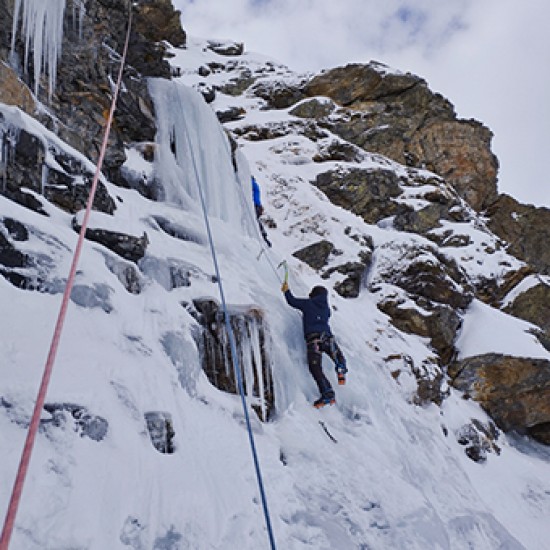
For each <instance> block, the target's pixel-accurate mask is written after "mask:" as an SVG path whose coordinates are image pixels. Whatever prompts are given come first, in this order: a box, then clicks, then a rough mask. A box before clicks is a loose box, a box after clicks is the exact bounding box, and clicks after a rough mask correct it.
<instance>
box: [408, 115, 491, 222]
mask: <svg viewBox="0 0 550 550" xmlns="http://www.w3.org/2000/svg"><path fill="white" fill-rule="evenodd" d="M492 137H493V134H492V132H491V131H490V130H489V129H488V128H486V127H485V126H483V125H482V124H480V123H479V122H476V121H475V120H467V121H464V120H432V121H430V122H429V123H428V124H426V125H424V126H423V127H421V128H419V129H418V130H417V131H416V132H415V133H414V134H413V135H412V136H411V140H410V142H409V144H408V147H407V153H408V154H409V155H412V157H409V159H410V158H413V159H414V163H413V164H414V165H415V166H423V167H426V168H428V169H429V170H431V171H432V172H435V173H436V174H438V175H440V176H441V177H443V178H445V180H446V181H447V182H448V183H450V184H451V185H452V186H453V187H454V188H455V189H456V191H457V192H458V194H459V195H460V196H461V197H462V198H463V199H464V200H465V201H466V202H467V203H468V204H470V206H472V208H473V209H474V210H477V211H481V210H483V209H485V208H487V206H489V205H490V204H491V203H492V202H494V200H495V199H496V197H497V185H496V182H497V171H498V161H497V158H496V157H495V155H494V154H493V153H492V151H491V139H492ZM409 162H410V160H409Z"/></svg>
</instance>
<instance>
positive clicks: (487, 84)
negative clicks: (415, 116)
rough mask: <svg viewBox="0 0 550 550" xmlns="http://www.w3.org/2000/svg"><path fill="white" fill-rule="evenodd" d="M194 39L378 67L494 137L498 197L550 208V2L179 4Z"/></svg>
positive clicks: (295, 60) (303, 61) (319, 62)
mask: <svg viewBox="0 0 550 550" xmlns="http://www.w3.org/2000/svg"><path fill="white" fill-rule="evenodd" d="M173 1H174V5H175V6H176V7H177V8H178V9H180V10H181V11H182V22H183V26H184V28H185V30H186V31H187V32H188V34H190V35H192V36H198V37H203V38H218V39H232V40H236V41H241V42H244V44H245V49H246V51H253V52H257V53H261V54H265V55H267V56H270V57H273V58H275V59H276V60H278V61H280V62H282V63H284V64H286V65H288V66H289V68H290V69H293V70H296V71H309V70H312V71H318V70H320V69H323V68H331V67H337V66H341V65H345V64H346V63H351V62H360V63H361V62H364V63H366V62H368V61H370V60H371V59H374V60H377V61H381V62H383V63H386V64H387V65H390V66H391V67H393V68H395V69H399V70H401V71H403V72H407V71H408V72H411V73H414V74H417V75H418V76H421V77H422V78H424V79H425V80H426V81H427V82H428V84H429V86H430V88H431V89H432V90H433V91H437V92H441V93H442V94H443V95H444V96H445V97H446V98H447V99H449V100H450V101H451V103H453V105H454V106H455V109H456V111H457V113H458V115H459V116H460V117H461V118H475V119H477V120H479V121H481V122H483V123H484V124H485V125H486V126H488V127H489V128H490V129H491V130H492V131H493V133H494V138H493V142H492V148H493V151H494V153H495V154H496V155H497V157H498V159H499V162H500V171H499V183H498V187H499V191H500V192H502V193H508V194H510V195H512V196H514V197H515V198H517V199H518V200H520V201H521V202H527V203H532V204H535V205H537V206H546V207H550V176H549V172H548V169H547V160H550V139H549V137H548V126H549V125H550V32H549V29H550V0H173Z"/></svg>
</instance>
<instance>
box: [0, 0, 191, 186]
mask: <svg viewBox="0 0 550 550" xmlns="http://www.w3.org/2000/svg"><path fill="white" fill-rule="evenodd" d="M133 5H134V7H133V9H134V26H133V31H132V34H131V37H130V48H129V53H128V60H127V63H128V65H127V67H126V69H125V75H124V86H123V91H122V93H121V94H120V97H119V102H118V106H117V110H116V112H115V120H114V124H113V129H112V131H111V136H110V139H109V147H108V150H107V155H106V158H105V162H104V169H103V171H104V173H105V174H106V175H107V177H108V178H109V179H110V180H111V181H112V182H114V183H118V184H120V185H123V186H126V187H128V186H130V182H128V181H126V179H125V177H124V175H123V174H122V173H121V170H120V168H121V166H122V164H123V163H124V161H125V159H126V156H125V152H124V143H132V142H144V141H153V139H154V135H155V124H154V117H153V112H154V110H153V105H152V101H151V99H150V97H149V92H148V89H147V85H146V82H145V81H144V79H143V78H142V77H144V76H158V77H165V78H169V77H170V74H171V73H170V67H169V65H168V63H167V61H166V60H165V59H164V57H165V54H166V48H165V46H164V45H163V44H162V43H161V41H163V40H167V41H169V42H172V43H173V44H175V45H183V44H184V43H185V33H184V32H183V30H182V29H181V24H180V23H179V13H178V12H176V11H174V8H173V6H172V4H171V2H170V0H154V1H153V0H147V1H141V2H139V3H138V2H135V3H133ZM85 8H86V11H85V16H84V20H83V24H82V27H80V25H79V23H78V22H77V21H73V20H72V17H73V12H72V10H66V14H65V33H64V39H63V47H62V52H61V59H60V60H59V64H58V75H57V82H58V85H57V87H56V90H55V91H54V93H53V95H52V97H51V99H50V100H47V88H46V86H47V83H46V80H45V79H42V80H43V82H42V81H41V82H40V83H39V95H40V96H41V99H43V100H44V101H47V103H48V110H42V111H41V112H40V113H37V118H38V119H39V120H40V122H42V123H43V124H45V125H46V126H47V127H48V128H50V129H52V130H53V131H54V132H55V133H56V134H57V135H58V136H59V137H61V138H62V139H63V140H64V141H65V142H67V143H68V144H69V145H71V146H73V147H74V148H75V149H77V150H78V151H80V152H81V153H84V155H86V156H87V157H88V158H90V159H92V160H96V159H97V155H98V151H99V146H100V142H101V139H102V135H103V127H104V125H105V116H104V115H105V114H106V112H107V111H108V109H109V105H110V99H111V95H110V94H111V90H110V88H109V84H108V83H109V78H111V79H112V80H116V74H117V71H118V66H119V57H118V55H117V54H116V53H113V52H118V53H121V52H122V48H123V44H124V38H125V31H126V24H127V19H128V11H127V10H128V2H126V1H125V0H98V1H97V2H91V1H87V2H85ZM12 11H13V2H12V0H0V12H2V13H4V14H7V17H6V19H4V18H2V21H10V22H11V19H12ZM2 27H3V29H2V33H1V34H0V51H2V52H5V56H3V57H4V58H7V52H8V51H9V48H10V42H11V25H9V26H8V25H6V26H4V25H2ZM8 27H9V31H8V30H7V28H8ZM80 28H81V32H79V29H80ZM23 48H24V44H23V40H22V37H21V36H20V35H18V36H17V40H16V48H15V51H16V54H17V56H18V57H19V59H23V55H24V53H23V51H24V50H23ZM2 74H3V75H7V77H8V78H6V79H4V78H1V79H0V95H1V96H2V98H4V96H5V95H6V97H8V96H9V97H11V98H12V99H11V102H12V103H14V102H16V101H17V102H19V101H21V103H22V104H23V105H25V106H26V107H25V110H26V111H27V112H29V113H30V112H31V111H32V110H33V104H32V103H31V102H30V100H29V95H30V93H29V91H28V88H27V86H28V87H32V86H34V82H33V81H32V76H31V71H29V73H27V74H20V75H18V76H19V78H20V79H22V81H18V80H17V79H16V77H15V75H14V74H13V71H12V72H10V70H9V69H8V70H6V68H5V66H3V68H2ZM23 82H24V83H25V85H26V86H25V85H24V84H23ZM3 101H4V100H3ZM58 121H63V124H59V122H58Z"/></svg>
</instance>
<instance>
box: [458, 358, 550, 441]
mask: <svg viewBox="0 0 550 550" xmlns="http://www.w3.org/2000/svg"><path fill="white" fill-rule="evenodd" d="M449 375H450V376H451V378H452V384H453V386H454V387H455V388H457V389H459V390H462V391H463V392H465V393H466V394H467V395H468V396H470V397H472V398H473V399H474V400H475V401H477V402H479V403H480V405H481V406H482V407H483V408H484V409H485V410H486V411H487V413H488V414H490V415H491V417H492V418H493V419H494V420H495V422H496V423H497V425H498V426H499V427H500V428H501V429H503V430H505V431H516V432H518V433H521V434H528V435H530V436H532V437H533V438H535V439H537V440H538V441H540V442H542V443H545V444H546V445H550V361H546V360H544V359H530V358H522V357H510V356H506V355H500V354H496V353H490V354H486V355H479V356H476V357H469V358H467V359H463V360H462V361H458V362H456V363H454V364H453V365H452V366H451V367H449Z"/></svg>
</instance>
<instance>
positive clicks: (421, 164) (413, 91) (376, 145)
mask: <svg viewBox="0 0 550 550" xmlns="http://www.w3.org/2000/svg"><path fill="white" fill-rule="evenodd" d="M304 92H305V94H306V95H307V96H326V97H329V98H330V99H332V100H333V101H334V102H335V103H336V104H338V105H340V106H341V107H342V109H340V110H338V111H336V112H333V113H331V114H330V116H329V117H327V118H326V119H325V120H324V121H323V125H324V126H325V127H327V128H330V130H331V131H332V132H334V133H335V134H337V135H339V136H341V137H342V138H344V139H345V140H347V141H350V142H352V143H354V144H356V145H358V146H360V147H362V148H363V149H365V150H367V151H370V152H377V153H380V154H382V155H385V156H387V157H389V158H391V159H393V160H395V161H397V162H399V163H401V164H406V165H409V166H415V167H418V168H427V169H429V170H431V171H433V172H435V173H436V174H438V175H440V176H442V177H444V178H445V179H446V180H447V181H448V182H449V183H450V184H451V185H453V187H454V188H455V189H456V190H457V192H458V193H459V195H460V196H461V197H463V198H464V199H465V200H466V201H467V202H468V203H469V204H470V205H471V206H472V207H473V208H474V209H475V210H478V211H479V210H482V209H484V208H485V207H487V206H488V205H489V204H490V203H491V202H493V201H494V200H495V199H496V197H497V191H496V176H497V169H498V162H497V160H496V157H495V156H494V155H493V153H492V152H491V149H490V143H491V138H492V133H491V132H490V131H489V130H488V129H487V128H485V127H484V126H483V125H481V124H480V123H478V122H476V121H464V120H457V118H456V115H455V113H454V109H453V106H452V105H451V104H450V103H449V102H448V101H447V100H446V99H444V98H443V97H442V96H441V95H440V94H435V93H433V92H431V91H430V90H429V88H428V86H427V84H426V82H425V81H424V80H422V79H421V78H419V77H417V76H414V75H411V74H409V73H407V74H402V73H395V72H390V71H388V69H387V67H385V66H383V65H381V64H378V63H373V62H371V63H370V64H368V65H359V64H353V65H347V66H345V67H339V68H336V69H332V70H329V71H326V72H324V73H322V74H321V75H318V76H316V77H314V78H313V79H312V80H311V81H310V82H308V83H307V84H306V85H305V87H304ZM318 113H319V111H318V110H316V111H314V115H313V116H315V117H318Z"/></svg>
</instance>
